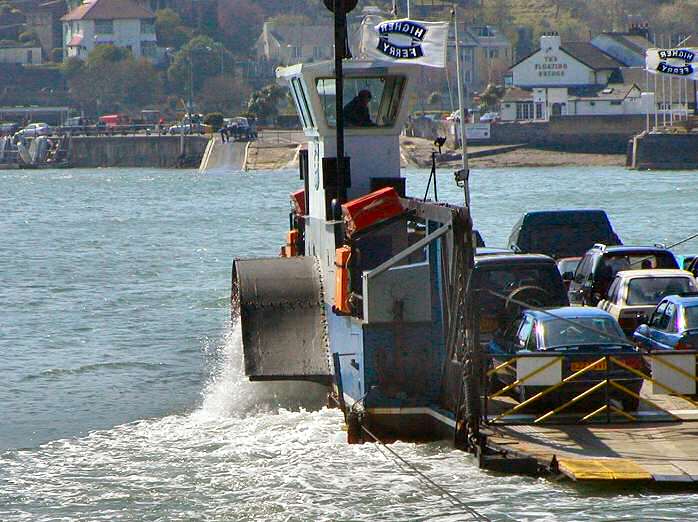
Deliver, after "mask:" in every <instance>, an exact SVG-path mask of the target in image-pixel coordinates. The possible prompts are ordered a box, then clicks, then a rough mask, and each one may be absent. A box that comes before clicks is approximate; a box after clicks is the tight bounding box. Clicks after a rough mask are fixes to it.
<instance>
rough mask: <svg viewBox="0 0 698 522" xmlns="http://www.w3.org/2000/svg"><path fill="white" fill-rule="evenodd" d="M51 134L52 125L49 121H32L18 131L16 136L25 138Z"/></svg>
mask: <svg viewBox="0 0 698 522" xmlns="http://www.w3.org/2000/svg"><path fill="white" fill-rule="evenodd" d="M49 134H51V127H49V125H48V123H30V124H29V125H27V126H26V127H24V128H23V129H21V130H19V131H17V133H16V134H15V136H22V137H23V138H36V137H37V136H48V135H49Z"/></svg>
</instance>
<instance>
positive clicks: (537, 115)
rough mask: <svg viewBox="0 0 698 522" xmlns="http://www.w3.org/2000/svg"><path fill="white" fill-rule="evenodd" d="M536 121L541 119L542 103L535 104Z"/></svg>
mask: <svg viewBox="0 0 698 522" xmlns="http://www.w3.org/2000/svg"><path fill="white" fill-rule="evenodd" d="M536 119H537V120H542V119H543V103H542V102H536Z"/></svg>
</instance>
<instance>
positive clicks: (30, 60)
mask: <svg viewBox="0 0 698 522" xmlns="http://www.w3.org/2000/svg"><path fill="white" fill-rule="evenodd" d="M27 63H30V64H31V63H34V53H33V52H32V50H31V49H29V50H28V51H27Z"/></svg>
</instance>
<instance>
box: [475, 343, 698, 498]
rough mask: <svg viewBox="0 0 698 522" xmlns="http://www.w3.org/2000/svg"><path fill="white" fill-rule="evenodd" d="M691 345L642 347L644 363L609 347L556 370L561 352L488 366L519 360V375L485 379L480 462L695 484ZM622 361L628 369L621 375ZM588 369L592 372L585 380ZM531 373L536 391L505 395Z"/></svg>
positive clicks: (697, 429) (586, 476)
mask: <svg viewBox="0 0 698 522" xmlns="http://www.w3.org/2000/svg"><path fill="white" fill-rule="evenodd" d="M697 355H698V354H697V353H696V352H695V351H681V352H676V351H667V352H645V354H644V356H642V358H643V359H644V363H643V364H642V365H641V366H631V365H629V362H628V360H625V359H622V358H619V357H617V356H614V355H602V356H601V357H600V358H598V360H594V358H593V357H592V358H589V356H588V355H580V356H578V357H577V358H578V359H580V360H578V361H575V363H578V368H579V369H578V370H577V371H576V373H574V374H572V375H570V376H569V377H564V378H560V375H559V369H558V370H557V373H558V375H557V376H556V375H554V374H555V368H556V366H557V367H558V368H559V365H560V364H561V362H560V361H561V360H562V359H563V356H560V355H552V354H551V355H542V356H538V357H529V356H528V355H526V356H523V355H517V356H515V357H513V358H512V359H510V360H508V361H506V362H505V363H503V364H500V365H499V366H496V367H493V368H492V369H490V370H489V371H488V372H487V373H488V375H489V376H492V375H495V374H497V373H498V372H499V374H500V375H501V371H502V370H505V369H506V367H507V366H508V367H515V368H516V381H514V383H512V384H509V385H507V386H504V387H501V388H500V387H499V386H497V387H496V388H499V389H490V390H489V391H488V393H487V396H486V397H485V403H484V404H483V412H484V421H485V422H484V424H483V426H482V432H483V433H485V434H486V439H487V446H488V449H489V455H487V456H485V457H484V459H483V462H482V464H483V467H485V468H490V469H494V470H507V469H508V470H509V471H511V470H514V469H515V470H517V471H518V472H522V473H533V474H541V473H552V474H556V475H560V476H566V477H567V478H570V479H572V480H575V481H580V482H582V481H584V482H606V483H608V482H611V481H613V482H629V481H632V482H637V481H645V482H648V483H650V482H654V483H663V484H673V485H675V486H676V485H685V486H689V485H690V486H691V487H695V486H696V485H698V422H696V421H698V395H697V393H696V392H697V391H698V386H697V383H698V377H697V374H698V372H697V369H698V357H697ZM564 357H568V356H564ZM618 367H623V368H625V369H626V370H627V372H629V373H631V374H632V375H631V376H630V377H628V376H627V375H626V376H625V377H619V376H618V375H619V374H618V372H617V371H616V370H617V369H618ZM627 372H626V373H627ZM594 373H595V374H597V375H598V377H594V378H589V379H588V380H586V381H585V380H584V379H585V376H586V377H588V376H589V375H591V374H594ZM631 378H638V379H642V381H641V386H640V388H639V390H638V391H637V392H635V391H633V390H632V389H631V387H632V386H631V381H632V379H631ZM635 382H637V380H636V381H635ZM531 383H534V384H538V385H539V386H538V387H537V390H539V391H538V393H532V394H529V395H528V396H526V397H525V398H522V397H518V398H515V397H511V396H510V395H511V392H515V391H516V390H517V389H520V386H521V385H527V386H528V385H529V384H531ZM569 386H574V392H573V393H572V394H570V395H568V394H567V393H566V391H565V390H566V388H567V387H569ZM594 394H596V397H597V399H595V400H594V401H592V402H593V405H592V404H591V403H590V402H589V399H590V398H592V397H594ZM561 396H565V397H566V398H565V399H559V397H561ZM604 397H605V398H604ZM630 398H634V399H636V400H635V401H628V399H630ZM632 403H634V406H628V404H632Z"/></svg>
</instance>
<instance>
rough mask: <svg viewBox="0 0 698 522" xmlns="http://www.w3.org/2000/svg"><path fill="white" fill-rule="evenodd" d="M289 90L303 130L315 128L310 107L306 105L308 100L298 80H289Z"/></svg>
mask: <svg viewBox="0 0 698 522" xmlns="http://www.w3.org/2000/svg"><path fill="white" fill-rule="evenodd" d="M291 90H292V94H293V99H294V100H295V102H296V109H297V110H298V116H299V118H300V120H301V125H303V127H305V128H310V127H315V123H314V122H313V116H312V114H311V113H310V106H309V105H308V99H307V97H306V95H305V89H304V88H303V84H301V81H300V79H299V78H293V79H292V80H291Z"/></svg>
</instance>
